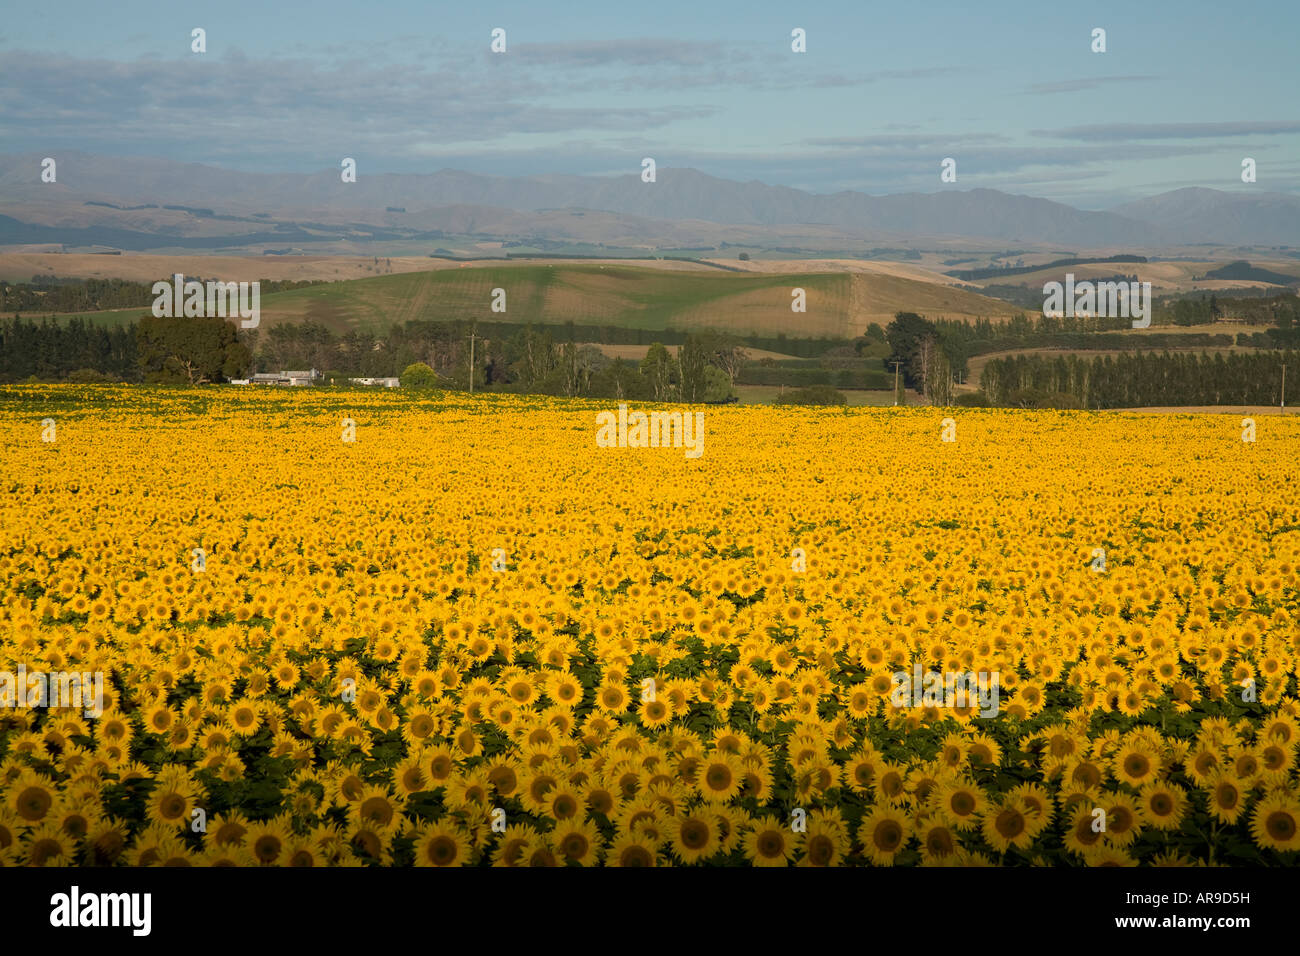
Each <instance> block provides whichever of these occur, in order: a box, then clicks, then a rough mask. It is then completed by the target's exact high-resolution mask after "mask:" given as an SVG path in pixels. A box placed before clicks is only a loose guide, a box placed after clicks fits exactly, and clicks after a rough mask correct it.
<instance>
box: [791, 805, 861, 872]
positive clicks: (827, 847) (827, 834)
mask: <svg viewBox="0 0 1300 956" xmlns="http://www.w3.org/2000/svg"><path fill="white" fill-rule="evenodd" d="M807 826H808V829H807V830H806V831H805V832H804V834H803V835H802V837H803V838H802V839H801V840H800V841H799V842H800V849H802V851H803V852H802V855H801V856H800V859H799V862H798V864H797V865H798V866H804V867H810V866H817V867H822V866H839V865H840V863H842V862H843V860H844V854H845V852H846V851H847V850H848V842H849V841H848V838H847V834H846V833H845V832H844V829H843V827H842V826H839V825H836V824H834V823H832V822H831V821H830V820H828V819H825V818H823V817H819V816H816V815H813V816H811V817H810V818H809V819H808V824H807Z"/></svg>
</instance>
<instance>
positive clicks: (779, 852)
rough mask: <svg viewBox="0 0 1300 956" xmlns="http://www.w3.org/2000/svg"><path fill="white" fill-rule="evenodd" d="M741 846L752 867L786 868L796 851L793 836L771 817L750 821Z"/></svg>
mask: <svg viewBox="0 0 1300 956" xmlns="http://www.w3.org/2000/svg"><path fill="white" fill-rule="evenodd" d="M742 844H743V847H744V851H745V858H746V859H747V860H749V861H750V863H751V864H752V865H753V866H788V865H789V864H790V860H791V858H792V857H793V855H794V852H795V849H796V841H795V838H794V834H792V833H791V832H790V831H789V830H788V829H787V828H786V827H784V826H782V825H781V824H780V823H779V822H778V821H777V819H776V818H775V817H771V816H763V817H759V818H757V819H754V820H751V821H750V822H749V824H748V826H747V827H746V828H745V836H744V839H743V841H742Z"/></svg>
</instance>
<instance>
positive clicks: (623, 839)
mask: <svg viewBox="0 0 1300 956" xmlns="http://www.w3.org/2000/svg"><path fill="white" fill-rule="evenodd" d="M605 862H606V865H608V866H658V865H659V861H658V843H657V842H656V841H655V840H654V839H652V838H651V837H648V836H646V835H644V834H638V833H625V834H624V835H623V836H620V837H619V838H618V839H616V840H615V841H614V843H613V845H612V846H611V847H610V848H609V852H608V854H607V855H606V857H605Z"/></svg>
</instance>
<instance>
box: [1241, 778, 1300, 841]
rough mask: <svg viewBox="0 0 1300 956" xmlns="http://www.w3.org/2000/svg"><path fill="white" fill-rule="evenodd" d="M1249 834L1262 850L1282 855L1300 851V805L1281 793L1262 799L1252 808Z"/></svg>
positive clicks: (1274, 793)
mask: <svg viewBox="0 0 1300 956" xmlns="http://www.w3.org/2000/svg"><path fill="white" fill-rule="evenodd" d="M1250 834H1251V837H1252V838H1253V839H1254V841H1255V845H1256V846H1258V847H1261V848H1265V849H1270V850H1277V851H1278V852H1281V853H1291V852H1294V851H1295V850H1300V803H1297V802H1296V799H1295V797H1294V796H1293V795H1292V794H1289V793H1286V792H1284V791H1281V790H1275V791H1273V792H1272V793H1269V794H1267V795H1265V796H1264V797H1263V798H1262V799H1260V801H1259V802H1258V803H1257V804H1255V812H1254V814H1253V815H1252V817H1251V822H1250Z"/></svg>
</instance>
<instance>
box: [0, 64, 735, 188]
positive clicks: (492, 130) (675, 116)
mask: <svg viewBox="0 0 1300 956" xmlns="http://www.w3.org/2000/svg"><path fill="white" fill-rule="evenodd" d="M546 92H547V91H546V90H545V89H544V88H543V87H542V86H541V84H540V83H537V82H534V81H533V80H531V79H530V78H529V77H526V76H520V75H519V74H517V73H513V72H500V71H493V70H480V71H477V72H476V73H472V74H466V73H463V72H459V71H457V70H454V69H448V68H440V67H436V66H435V67H419V66H416V67H408V68H405V69H402V70H393V69H390V68H387V67H385V68H382V69H379V68H376V67H375V66H374V65H373V64H371V63H369V62H367V61H363V60H355V61H343V62H339V63H336V64H332V65H330V66H328V67H326V66H321V65H319V64H317V63H314V62H308V61H305V60H293V59H276V60H253V59H246V58H243V57H242V56H241V55H240V54H238V52H237V51H232V54H231V56H230V57H229V58H225V59H218V58H215V57H214V58H211V59H207V58H201V57H194V58H193V59H186V60H180V61H162V60H154V59H142V60H137V61H134V62H128V63H121V62H114V61H111V60H83V59H71V60H69V59H66V58H62V57H55V56H50V55H44V54H31V53H23V54H18V55H14V56H10V57H5V58H4V60H3V61H0V138H2V139H4V140H5V141H7V142H8V143H10V144H14V145H17V144H19V143H22V142H26V143H29V144H32V146H33V148H34V147H35V145H36V144H37V143H50V144H52V145H55V146H59V145H62V146H64V147H68V146H72V147H74V148H85V149H90V150H100V149H103V148H104V146H105V145H107V144H111V145H112V147H113V148H114V149H116V150H132V151H143V150H149V151H159V150H160V148H161V150H160V151H163V152H169V153H176V152H181V151H184V152H186V153H188V154H189V155H192V156H194V157H195V158H202V159H221V158H224V157H229V156H240V157H242V158H244V159H256V158H257V157H269V156H277V157H278V156H282V155H284V154H285V153H287V152H296V153H297V154H298V155H299V156H309V155H312V154H319V155H320V156H321V157H322V160H324V158H325V157H330V161H331V163H332V162H333V161H334V160H333V157H335V155H336V154H337V155H353V154H355V153H360V152H371V153H372V154H373V153H376V152H380V153H384V154H387V155H392V156H402V155H407V154H409V152H410V151H411V150H410V147H411V144H413V143H419V142H426V141H429V140H436V141H437V142H439V143H442V144H456V143H463V144H467V143H486V142H492V141H499V140H507V139H510V138H512V137H517V136H520V135H527V134H563V133H570V132H575V131H582V130H587V131H595V132H602V131H603V132H608V131H642V130H654V129H659V128H662V127H664V126H668V125H670V124H673V123H676V122H678V121H681V120H688V119H699V118H702V117H708V116H711V115H713V113H714V112H715V111H716V108H714V107H710V106H704V105H696V104H691V105H685V104H673V103H672V102H671V101H667V102H665V99H664V97H662V96H659V97H656V103H655V105H653V106H646V105H642V104H640V103H637V102H633V101H630V100H629V99H628V98H626V97H617V96H614V95H612V94H610V95H609V98H608V100H607V101H606V102H604V103H597V104H596V105H594V106H590V107H581V108H579V107H568V106H555V105H550V104H549V103H548V101H547V99H546V96H545V94H546ZM325 164H326V163H325V162H322V163H321V165H325Z"/></svg>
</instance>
